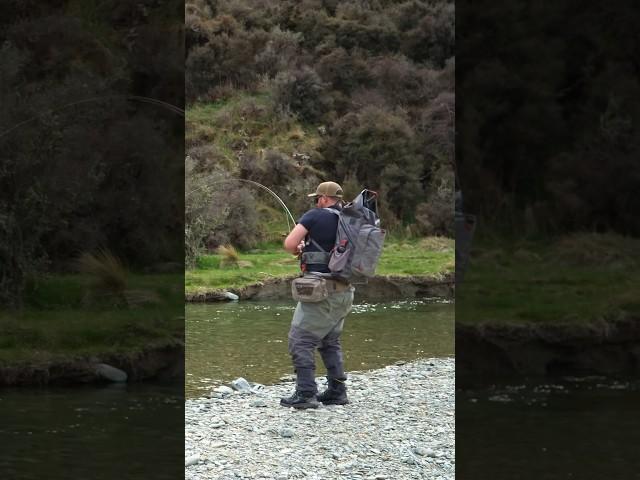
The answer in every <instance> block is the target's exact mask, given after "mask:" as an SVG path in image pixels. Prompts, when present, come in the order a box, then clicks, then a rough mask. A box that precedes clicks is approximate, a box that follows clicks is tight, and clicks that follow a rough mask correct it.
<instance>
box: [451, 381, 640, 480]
mask: <svg viewBox="0 0 640 480" xmlns="http://www.w3.org/2000/svg"><path fill="white" fill-rule="evenodd" d="M456 439H457V441H456V458H457V463H456V478H460V479H492V480H512V479H521V480H529V479H530V480H541V479H550V480H556V479H557V480H560V479H576V480H578V479H580V480H591V479H593V480H596V479H598V480H600V479H612V480H613V479H621V480H622V479H638V478H640V382H639V381H638V380H637V379H636V380H633V381H629V380H611V379H606V378H604V377H582V378H563V379H560V380H558V381H554V382H549V381H546V382H538V383H536V382H531V383H529V384H527V385H511V386H500V387H492V388H489V389H486V388H485V389H479V390H475V391H473V390H470V391H464V392H463V391H457V392H456Z"/></svg>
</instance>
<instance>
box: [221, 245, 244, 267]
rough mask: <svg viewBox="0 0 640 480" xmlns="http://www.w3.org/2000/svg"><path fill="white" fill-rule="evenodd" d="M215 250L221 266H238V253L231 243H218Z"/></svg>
mask: <svg viewBox="0 0 640 480" xmlns="http://www.w3.org/2000/svg"><path fill="white" fill-rule="evenodd" d="M216 251H217V253H218V255H219V256H220V266H221V267H227V266H234V267H237V266H238V262H239V261H240V254H239V253H238V251H237V250H236V249H235V247H234V246H233V245H230V244H227V245H220V246H219V247H218V249H217V250H216Z"/></svg>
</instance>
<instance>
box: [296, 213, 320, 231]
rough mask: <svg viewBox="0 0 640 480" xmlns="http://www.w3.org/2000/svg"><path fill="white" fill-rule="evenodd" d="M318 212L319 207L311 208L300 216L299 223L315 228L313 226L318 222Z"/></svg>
mask: <svg viewBox="0 0 640 480" xmlns="http://www.w3.org/2000/svg"><path fill="white" fill-rule="evenodd" d="M317 213H318V211H317V209H313V210H309V211H308V212H307V213H305V214H304V215H302V217H300V220H298V223H299V224H301V225H302V226H303V227H304V228H306V229H307V230H309V231H311V229H312V228H313V226H314V225H315V224H316V222H317V220H318V215H317Z"/></svg>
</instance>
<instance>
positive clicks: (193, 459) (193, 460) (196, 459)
mask: <svg viewBox="0 0 640 480" xmlns="http://www.w3.org/2000/svg"><path fill="white" fill-rule="evenodd" d="M198 463H200V455H191V456H190V457H187V458H186V459H185V461H184V466H185V467H190V466H192V465H196V464H198Z"/></svg>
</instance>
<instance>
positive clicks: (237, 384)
mask: <svg viewBox="0 0 640 480" xmlns="http://www.w3.org/2000/svg"><path fill="white" fill-rule="evenodd" d="M231 386H232V387H233V388H234V389H235V390H237V391H238V392H240V393H251V385H250V384H249V382H247V381H246V380H245V379H244V378H242V377H239V378H236V379H235V380H234V381H233V382H231Z"/></svg>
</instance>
